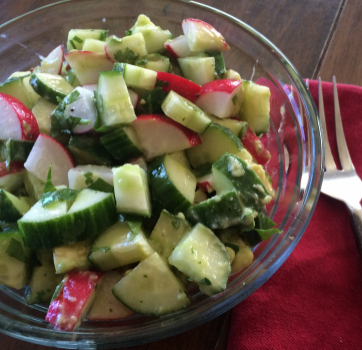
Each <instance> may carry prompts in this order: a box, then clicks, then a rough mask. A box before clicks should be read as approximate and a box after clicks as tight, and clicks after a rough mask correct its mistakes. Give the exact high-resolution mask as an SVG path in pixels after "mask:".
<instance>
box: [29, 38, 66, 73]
mask: <svg viewBox="0 0 362 350" xmlns="http://www.w3.org/2000/svg"><path fill="white" fill-rule="evenodd" d="M63 54H64V52H63V47H62V45H59V46H58V47H56V48H55V49H54V50H53V51H52V52H51V53H50V54H49V55H48V56H47V57H46V58H44V59H43V60H42V61H41V62H40V65H39V66H38V67H35V68H34V69H33V73H49V74H60V73H61V71H62V65H63Z"/></svg>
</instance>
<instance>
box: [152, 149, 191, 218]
mask: <svg viewBox="0 0 362 350" xmlns="http://www.w3.org/2000/svg"><path fill="white" fill-rule="evenodd" d="M164 160H165V155H163V156H161V157H159V158H156V159H155V160H154V161H153V162H152V163H151V164H150V166H149V168H148V178H149V184H150V189H151V197H152V198H153V200H156V201H157V202H159V203H161V204H162V206H163V208H164V209H166V210H168V211H169V212H170V213H172V214H177V213H179V212H183V211H186V210H187V209H188V208H190V207H191V205H192V203H190V202H189V201H188V200H187V199H186V198H184V197H183V196H182V195H181V194H180V193H179V191H178V190H177V188H176V187H175V186H174V185H173V183H172V180H171V179H170V178H169V176H168V174H167V171H166V168H165V165H164Z"/></svg>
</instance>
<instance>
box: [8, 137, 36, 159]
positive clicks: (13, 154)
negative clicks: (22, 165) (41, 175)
mask: <svg viewBox="0 0 362 350" xmlns="http://www.w3.org/2000/svg"><path fill="white" fill-rule="evenodd" d="M33 146H34V141H18V140H13V139H9V140H8V141H7V142H4V143H3V144H2V146H1V157H2V158H3V159H4V160H6V161H7V162H8V163H10V162H16V161H19V162H25V161H26V160H27V159H28V156H29V153H30V151H31V150H32V148H33Z"/></svg>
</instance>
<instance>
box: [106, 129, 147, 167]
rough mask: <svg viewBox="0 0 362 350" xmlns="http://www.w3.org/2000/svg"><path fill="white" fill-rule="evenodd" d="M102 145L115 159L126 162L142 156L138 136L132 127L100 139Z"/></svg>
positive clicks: (113, 132)
mask: <svg viewBox="0 0 362 350" xmlns="http://www.w3.org/2000/svg"><path fill="white" fill-rule="evenodd" d="M100 141H101V144H102V145H103V146H104V147H105V148H106V150H107V151H108V152H109V153H110V154H111V155H112V157H113V158H114V159H117V160H119V161H121V162H126V161H128V160H130V159H133V158H137V157H140V156H142V151H141V145H140V142H139V140H138V136H137V134H136V132H135V131H134V130H133V128H132V127H127V126H125V127H123V128H120V129H117V130H115V131H112V132H111V133H109V134H107V135H105V136H102V137H101V138H100Z"/></svg>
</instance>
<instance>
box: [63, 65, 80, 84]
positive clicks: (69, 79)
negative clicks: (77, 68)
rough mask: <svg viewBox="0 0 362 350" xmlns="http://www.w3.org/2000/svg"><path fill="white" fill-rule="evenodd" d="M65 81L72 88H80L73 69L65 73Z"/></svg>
mask: <svg viewBox="0 0 362 350" xmlns="http://www.w3.org/2000/svg"><path fill="white" fill-rule="evenodd" d="M64 77H65V80H66V81H67V82H68V83H69V84H70V85H72V86H73V87H74V88H75V87H77V86H81V84H80V81H79V79H78V78H77V76H76V75H75V73H74V70H73V69H69V70H67V71H66V73H65V75H64Z"/></svg>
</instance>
